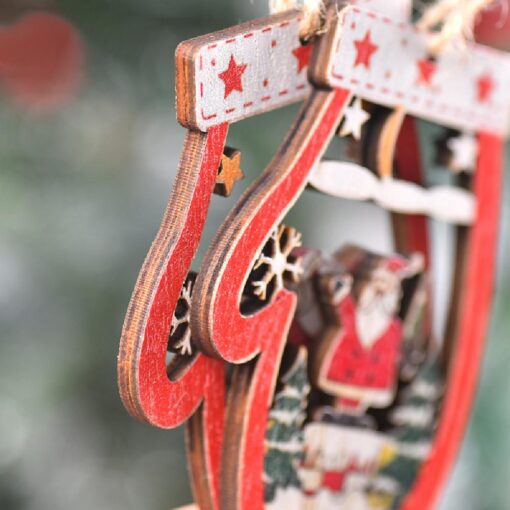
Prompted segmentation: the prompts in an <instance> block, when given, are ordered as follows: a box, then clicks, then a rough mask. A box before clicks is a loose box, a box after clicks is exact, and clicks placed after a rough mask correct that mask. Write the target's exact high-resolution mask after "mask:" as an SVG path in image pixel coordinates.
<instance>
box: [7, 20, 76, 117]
mask: <svg viewBox="0 0 510 510" xmlns="http://www.w3.org/2000/svg"><path fill="white" fill-rule="evenodd" d="M83 65H84V51H83V47H82V43H81V40H80V38H79V36H78V34H77V32H76V31H75V29H74V28H73V27H72V25H71V24H70V23H69V22H67V21H65V20H64V19H62V18H60V17H58V16H56V15H53V14H47V13H42V12H41V13H33V14H29V15H27V16H25V17H23V18H22V19H20V20H19V21H17V22H15V23H13V24H12V25H11V26H9V27H6V28H4V29H3V30H0V84H1V86H2V87H3V89H4V90H5V91H6V92H7V94H8V96H9V98H10V99H12V100H14V102H16V103H17V104H19V105H21V106H23V107H25V108H26V109H28V110H30V111H34V112H39V113H45V112H50V111H53V110H56V109H58V108H59V107H61V106H63V105H64V104H65V103H66V102H67V101H68V100H69V99H70V98H71V97H73V96H74V95H75V93H76V92H77V90H78V87H79V85H80V83H81V80H82V75H83Z"/></svg>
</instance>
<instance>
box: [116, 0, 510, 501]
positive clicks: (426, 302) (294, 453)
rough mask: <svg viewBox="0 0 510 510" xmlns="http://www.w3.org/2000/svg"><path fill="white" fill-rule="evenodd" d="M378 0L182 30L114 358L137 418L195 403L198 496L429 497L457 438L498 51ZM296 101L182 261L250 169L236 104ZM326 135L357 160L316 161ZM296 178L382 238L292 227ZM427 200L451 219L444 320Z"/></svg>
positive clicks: (479, 299)
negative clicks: (423, 135) (152, 209)
mask: <svg viewBox="0 0 510 510" xmlns="http://www.w3.org/2000/svg"><path fill="white" fill-rule="evenodd" d="M387 3H388V2H383V3H382V5H383V7H380V5H381V3H379V2H375V1H374V2H373V9H374V10H369V9H365V8H360V7H358V6H356V5H351V6H348V7H342V8H340V5H337V4H336V3H332V4H331V5H330V7H329V11H328V17H327V20H326V23H325V27H324V30H323V31H322V32H321V35H319V36H316V37H315V38H313V39H311V40H309V41H306V42H305V41H301V40H300V37H299V29H300V22H301V20H302V16H303V14H302V12H301V11H299V10H294V11H289V12H286V13H282V14H279V15H273V16H271V17H268V18H265V19H261V20H258V21H254V22H250V23H247V24H244V25H239V26H237V27H234V28H232V29H228V30H225V31H222V32H219V33H215V34H211V35H208V36H205V37H200V38H198V39H194V40H191V41H187V42H185V43H182V44H181V45H180V46H179V48H178V49H177V56H176V62H177V110H178V117H179V121H180V122H181V123H182V124H183V125H184V126H185V127H186V128H187V129H188V133H187V136H186V141H185V145H184V149H183V153H182V157H181V162H180V165H179V171H178V175H177V178H176V181H175V183H174V187H173V189H172V192H171V195H170V200H169V203H168V207H167V210H166V212H165V215H164V218H163V221H162V224H161V226H160V229H159V231H158V234H157V236H156V239H155V241H154V243H153V245H152V247H151V249H150V251H149V254H148V255H147V258H146V260H145V262H144V264H143V267H142V270H141V273H140V275H139V278H138V281H137V283H136V286H135V290H134V292H133V296H132V299H131V302H130V304H129V309H128V312H127V316H126V320H125V323H124V328H123V332H122V338H121V345H120V353H119V363H118V374H119V386H120V393H121V396H122V400H123V402H124V404H125V406H126V408H127V409H128V411H129V412H130V413H131V414H132V415H133V416H134V417H136V418H138V419H140V420H144V421H146V422H148V423H150V424H152V425H154V426H157V427H161V428H173V427H177V426H179V425H181V424H183V423H186V424H187V449H188V457H189V466H190V472H191V480H192V486H193V492H194V496H195V500H196V503H197V506H198V507H199V508H200V509H201V510H213V509H214V510H219V509H221V510H234V509H235V510H240V509H243V510H256V509H262V508H275V509H284V508H288V509H300V508H302V509H329V508H343V509H347V510H349V509H352V510H362V509H378V510H382V509H388V510H389V509H396V508H402V509H406V510H410V509H414V510H423V509H427V508H433V507H434V505H435V503H436V501H437V498H438V495H439V493H440V490H441V488H442V486H443V483H444V481H445V478H446V477H447V475H448V473H449V471H450V469H451V466H452V463H453V462H454V460H455V457H456V454H457V452H458V449H459V445H460V443H461V440H462V436H463V433H464V430H465V427H466V423H467V420H468V417H469V411H470V408H471V406H472V402H473V397H474V394H475V390H476V382H477V378H478V373H479V367H480V364H481V359H482V354H483V346H484V340H485V335H486V329H487V322H488V319H489V314H490V306H491V294H492V287H493V278H494V258H495V252H496V243H497V231H498V220H499V193H500V189H501V179H502V151H503V139H504V138H505V136H506V134H507V132H508V127H509V126H508V124H509V113H510V109H509V106H510V58H509V57H508V56H507V55H506V54H504V53H501V52H497V51H495V50H490V49H488V48H484V47H480V46H476V45H470V46H468V47H467V48H463V49H454V48H449V49H447V50H445V51H444V52H441V53H440V54H438V55H436V56H434V57H433V58H432V57H431V56H430V54H429V52H428V47H429V46H428V43H429V40H430V37H431V36H429V35H427V34H423V33H420V32H418V31H417V30H416V29H414V27H413V26H412V25H411V24H410V23H409V22H408V21H407V20H406V19H405V16H400V15H396V14H395V13H394V12H393V13H389V12H388V6H387V5H386V6H384V4H387ZM366 4H367V6H368V7H370V2H369V1H368V2H366ZM297 101H304V102H303V105H302V107H301V110H300V112H299V113H298V115H297V118H296V120H295V122H294V124H293V126H292V127H291V128H290V130H289V132H288V134H287V136H286V138H285V140H284V141H283V143H282V145H281V147H280V149H279V150H278V152H277V153H276V154H275V156H274V158H273V160H272V161H271V163H270V164H269V166H268V167H267V168H266V169H265V170H264V171H263V172H262V173H261V175H260V177H258V178H257V179H256V180H255V181H254V182H252V183H251V184H250V185H249V187H248V188H247V190H246V191H245V192H244V194H243V195H242V197H241V198H240V199H239V201H238V203H237V204H236V205H235V207H234V208H233V209H232V211H231V212H230V213H229V215H228V216H227V218H226V219H225V221H224V223H223V224H222V226H221V227H220V229H219V230H218V232H217V233H216V236H215V238H214V240H213V242H212V243H211V245H210V246H209V247H208V250H207V252H206V254H205V256H204V258H203V260H202V262H201V267H200V270H199V271H198V273H197V274H192V273H190V267H191V263H192V260H193V257H194V255H195V253H196V251H197V248H198V245H199V242H200V237H201V234H202V231H203V229H204V225H205V221H206V218H207V214H208V208H209V204H210V200H211V196H212V194H213V193H215V192H216V193H219V194H222V195H225V196H228V195H229V194H230V192H231V191H232V188H233V186H234V185H235V183H236V181H238V180H239V179H240V178H242V171H241V170H240V153H239V151H236V150H233V149H230V148H228V147H226V139H227V134H228V129H229V125H230V124H231V123H233V122H236V121H240V120H242V119H244V118H247V117H250V116H252V115H256V114H261V113H264V112H266V111H268V110H271V109H276V108H279V107H281V106H284V105H286V104H289V103H291V102H297ZM415 118H422V119H425V120H428V121H431V122H434V123H436V124H439V125H440V126H444V127H445V128H447V130H448V131H447V132H446V133H447V134H446V136H445V140H444V143H443V144H442V145H441V147H442V156H443V159H444V161H445V162H446V163H447V164H448V165H449V166H450V168H451V169H452V173H453V177H452V180H453V181H454V183H453V184H452V185H450V186H448V187H445V186H433V187H430V186H427V184H426V182H425V179H426V172H425V170H424V169H423V168H422V164H421V158H420V147H419V143H418V136H417V128H416V125H415V120H414V119H415ZM336 135H338V136H340V137H344V138H345V139H346V140H348V141H349V147H350V153H351V155H352V154H354V156H355V157H353V158H352V161H347V160H345V161H325V160H323V155H324V153H325V151H326V149H327V148H328V146H329V144H330V143H337V141H336V139H337V136H336ZM307 189H315V190H316V191H319V192H321V193H325V194H328V195H332V196H337V197H339V198H341V199H349V200H369V201H373V202H375V203H377V204H379V205H380V206H382V207H383V208H385V209H387V210H388V211H390V212H391V218H392V225H393V231H394V246H395V252H394V253H387V254H380V253H372V252H370V251H368V250H366V249H364V248H363V247H359V246H356V245H354V244H353V245H349V246H343V247H339V250H338V251H337V252H336V253H335V254H333V255H331V256H326V255H324V254H322V253H321V252H319V251H318V250H316V249H312V248H310V247H304V246H302V242H304V243H305V244H306V239H303V240H302V239H301V235H300V234H299V233H298V232H296V231H295V230H294V229H293V228H291V227H287V226H285V225H283V224H282V221H283V219H284V217H285V215H286V214H287V212H288V211H289V210H290V208H291V207H292V206H293V205H294V204H295V203H296V201H297V200H298V199H299V197H300V196H301V195H302V194H303V193H305V192H308V191H307ZM429 217H432V218H435V219H438V220H440V221H446V222H449V223H451V224H452V225H453V226H454V228H455V232H456V234H455V235H456V264H455V270H454V274H453V275H452V281H453V284H452V295H451V298H450V300H451V307H450V313H449V319H448V323H447V327H446V328H445V332H444V339H440V340H438V339H436V338H435V337H434V335H433V334H432V331H431V314H432V312H431V310H432V306H431V292H430V289H431V281H433V274H432V271H433V267H432V264H431V262H430V261H431V243H430V241H429V231H428V229H429V220H428V218H429ZM351 221H352V219H351ZM341 222H342V219H341V218H339V221H338V223H339V225H341ZM353 241H355V240H353Z"/></svg>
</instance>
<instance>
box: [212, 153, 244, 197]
mask: <svg viewBox="0 0 510 510" xmlns="http://www.w3.org/2000/svg"><path fill="white" fill-rule="evenodd" d="M240 165H241V151H238V150H236V149H232V148H230V147H225V150H224V152H223V156H221V163H220V168H219V171H218V177H216V186H215V187H214V193H216V194H217V195H221V196H222V197H229V196H230V194H231V193H232V190H233V189H234V186H235V183H236V182H237V181H240V180H241V179H243V178H244V173H243V171H242V170H241V166H240Z"/></svg>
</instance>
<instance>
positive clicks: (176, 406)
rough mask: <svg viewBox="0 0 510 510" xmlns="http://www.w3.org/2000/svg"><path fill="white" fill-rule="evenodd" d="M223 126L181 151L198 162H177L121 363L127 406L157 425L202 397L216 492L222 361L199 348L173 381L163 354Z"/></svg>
mask: <svg viewBox="0 0 510 510" xmlns="http://www.w3.org/2000/svg"><path fill="white" fill-rule="evenodd" d="M227 131H228V125H227V124H222V125H219V126H216V127H214V128H212V129H211V130H210V131H209V132H208V133H207V134H204V135H193V136H195V137H196V136H201V137H205V143H202V145H201V146H200V147H201V149H200V148H199V149H197V147H195V146H190V147H188V146H186V150H185V153H184V158H188V159H193V158H196V163H187V161H183V162H182V165H181V170H180V172H179V174H178V176H177V180H176V183H175V186H174V188H173V189H172V193H171V196H170V200H169V204H168V208H167V212H166V214H165V218H164V220H163V223H162V225H161V227H160V230H159V232H158V235H157V237H156V240H155V242H154V243H153V245H152V247H151V250H150V251H149V254H148V255H147V259H146V261H145V263H144V266H143V267H142V271H141V273H140V276H139V279H138V282H137V285H136V287H135V291H134V293H133V297H132V299H131V302H130V305H129V309H128V313H127V316H126V322H125V324H124V328H123V333H122V338H121V348H120V354H119V368H118V370H119V386H120V390H121V396H122V398H123V400H124V404H125V406H126V408H127V409H128V410H129V411H130V412H131V413H132V414H133V415H134V416H136V417H137V418H139V419H141V420H144V421H147V422H149V423H150V424H152V425H155V426H157V427H161V428H171V427H176V426H178V425H180V424H182V423H184V422H185V421H186V420H187V419H188V418H189V417H190V416H191V415H192V414H193V413H194V412H195V411H196V410H197V408H198V406H199V405H200V404H201V402H203V401H204V409H203V413H204V414H203V419H204V421H205V424H204V429H205V430H206V431H207V441H206V443H207V448H208V449H209V451H208V453H207V456H208V464H209V466H210V473H209V476H210V477H211V485H212V487H211V490H212V491H213V492H215V493H216V494H215V496H214V497H215V498H217V488H218V484H219V481H218V480H219V465H220V456H221V442H222V441H221V436H222V430H223V408H224V404H225V389H224V365H223V363H221V362H219V361H217V360H214V359H212V358H209V357H206V356H203V355H201V354H198V355H197V357H196V359H195V360H194V362H192V364H191V365H190V366H189V367H188V369H187V371H186V372H185V373H184V375H183V376H181V378H180V379H179V380H177V381H170V379H169V378H168V376H167V369H166V362H165V357H166V352H167V344H168V337H169V333H170V323H171V320H172V316H173V313H174V310H175V306H176V303H177V300H178V298H179V293H180V290H181V287H182V284H183V282H184V280H185V278H186V275H187V273H188V271H189V268H190V265H191V262H192V260H193V257H194V255H195V252H196V250H197V247H198V243H199V240H200V237H201V234H202V231H203V228H204V224H205V220H206V217H207V212H208V208H209V204H210V198H211V196H212V193H213V190H214V186H215V182H216V176H217V173H218V168H219V162H220V158H221V155H222V154H223V148H224V144H225V139H226V136H227ZM197 150H199V151H200V150H201V152H199V153H198V154H197V153H196V152H197ZM197 168H198V171H195V169H197ZM216 501H217V500H216ZM216 504H217V502H216ZM216 508H219V507H216Z"/></svg>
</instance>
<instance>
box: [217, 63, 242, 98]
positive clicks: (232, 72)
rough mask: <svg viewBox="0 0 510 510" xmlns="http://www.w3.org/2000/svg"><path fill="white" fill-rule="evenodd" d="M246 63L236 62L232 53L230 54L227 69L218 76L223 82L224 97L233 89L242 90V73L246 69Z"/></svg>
mask: <svg viewBox="0 0 510 510" xmlns="http://www.w3.org/2000/svg"><path fill="white" fill-rule="evenodd" d="M247 66H248V64H238V63H237V62H236V61H235V58H234V55H231V56H230V62H229V63H228V67H227V69H225V71H223V72H222V73H220V74H219V75H218V76H219V77H220V80H223V82H224V83H225V99H227V97H228V96H230V94H232V92H234V90H237V91H238V92H242V91H243V73H244V72H245V71H246V67H247Z"/></svg>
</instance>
